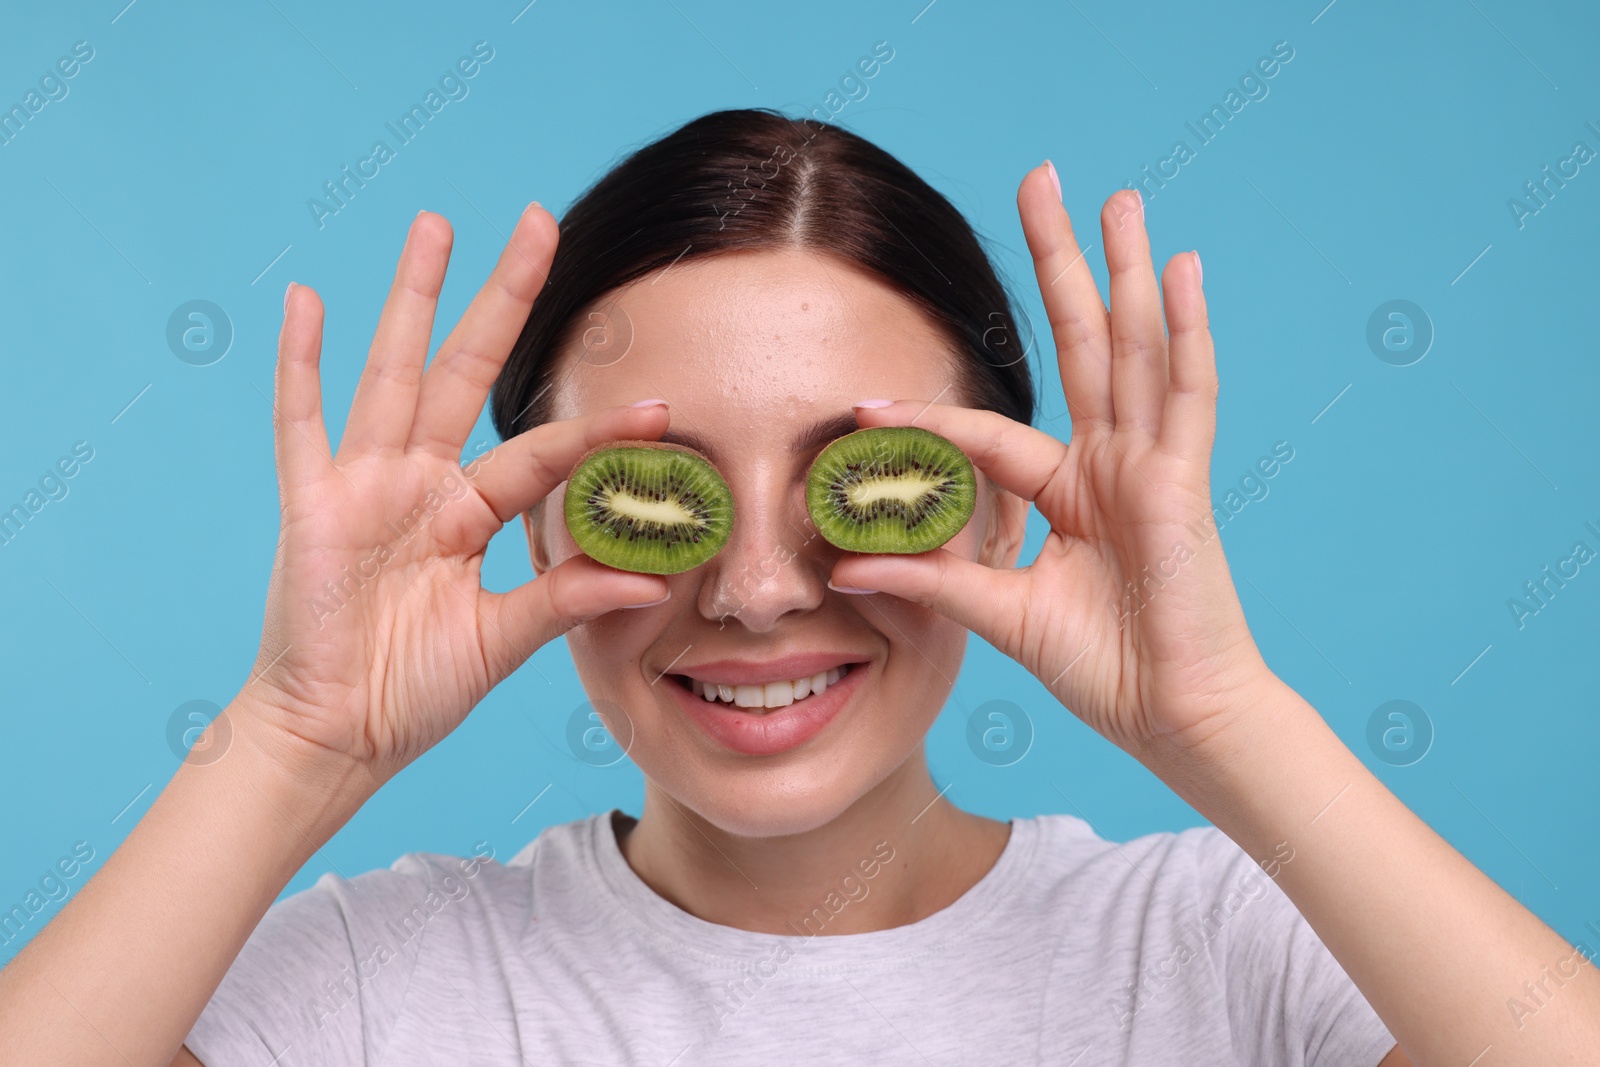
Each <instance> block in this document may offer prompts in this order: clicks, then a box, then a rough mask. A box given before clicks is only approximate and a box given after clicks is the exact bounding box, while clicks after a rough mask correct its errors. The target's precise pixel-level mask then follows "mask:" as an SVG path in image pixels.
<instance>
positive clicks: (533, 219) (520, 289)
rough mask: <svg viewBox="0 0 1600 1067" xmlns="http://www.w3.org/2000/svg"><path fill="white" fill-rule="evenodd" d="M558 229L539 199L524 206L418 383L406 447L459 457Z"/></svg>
mask: <svg viewBox="0 0 1600 1067" xmlns="http://www.w3.org/2000/svg"><path fill="white" fill-rule="evenodd" d="M558 234H559V230H558V227H557V226H556V222H555V219H554V218H552V217H551V215H550V213H549V212H548V211H545V210H544V209H543V208H542V207H539V206H538V204H536V203H535V204H530V205H528V207H527V208H526V209H525V210H524V211H523V213H522V217H521V218H520V219H518V220H517V225H516V228H515V229H514V230H513V231H512V233H511V240H510V241H508V242H506V247H505V248H504V249H503V250H502V251H501V253H500V260H499V262H497V263H496V264H495V267H494V270H493V271H492V272H491V273H490V274H489V280H488V281H487V282H485V283H484V286H483V288H482V289H480V290H478V295H477V296H475V297H473V299H472V303H471V304H470V305H468V307H467V310H466V313H465V314H463V315H462V316H461V321H460V322H458V323H457V324H456V327H455V329H453V330H451V331H450V336H449V337H447V338H445V342H444V344H443V345H442V346H441V347H440V348H439V355H438V357H437V358H435V359H434V361H433V365H432V366H431V367H429V368H428V373H427V375H426V376H425V377H424V378H423V380H422V396H421V398H420V399H419V400H418V402H417V411H416V421H415V423H414V424H413V425H412V426H411V434H410V440H409V441H408V443H407V446H406V447H407V448H419V449H423V450H425V451H428V452H433V453H435V454H437V455H441V456H448V457H449V458H451V459H456V458H459V457H460V455H461V446H462V444H463V443H464V442H465V441H466V439H467V435H468V434H470V433H471V432H472V427H473V425H474V424H475V423H477V421H478V416H479V415H480V414H482V412H483V401H484V398H485V397H487V396H488V395H489V387H490V386H492V385H493V384H494V380H495V377H496V376H497V375H498V374H499V373H500V367H501V366H502V365H503V364H504V363H505V361H506V356H508V355H509V354H510V353H511V348H512V346H513V345H514V344H515V343H516V340H517V336H518V335H519V334H520V333H521V332H522V328H523V326H524V325H526V324H527V321H528V311H529V309H531V308H532V307H533V301H534V298H535V297H537V296H538V295H539V291H540V290H541V289H542V288H544V283H545V279H546V278H547V277H549V274H550V260H551V258H552V257H553V256H554V255H555V249H556V241H557V237H558Z"/></svg>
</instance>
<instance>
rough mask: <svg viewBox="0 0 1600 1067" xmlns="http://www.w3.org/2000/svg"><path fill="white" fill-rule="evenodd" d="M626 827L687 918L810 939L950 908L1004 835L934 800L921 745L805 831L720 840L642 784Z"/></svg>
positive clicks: (631, 852) (987, 864)
mask: <svg viewBox="0 0 1600 1067" xmlns="http://www.w3.org/2000/svg"><path fill="white" fill-rule="evenodd" d="M624 829H625V826H622V827H618V831H619V833H618V837H619V841H620V844H621V848H622V854H623V857H624V858H625V859H626V860H627V862H628V865H629V866H630V867H632V868H633V870H634V872H635V873H636V874H638V876H639V877H640V878H641V879H642V880H643V881H644V883H645V884H646V885H648V886H649V887H650V888H651V889H653V890H654V891H655V892H656V893H657V894H659V895H660V896H662V897H664V898H666V899H667V900H668V901H671V902H672V903H673V904H675V905H677V906H678V907H679V908H682V909H683V910H684V911H687V912H689V913H690V914H691V915H694V916H696V917H697V918H700V919H704V920H706V921H707V922H713V923H718V924H720V925H723V926H732V927H735V928H737V929H740V930H750V931H754V932H757V933H771V934H813V935H814V934H818V933H825V934H852V933H866V932H869V931H872V930H887V929H890V928H892V927H896V926H903V925H905V924H907V923H913V922H917V921H918V920H920V919H924V918H926V917H928V916H929V915H932V914H934V913H935V912H937V911H940V910H942V909H943V908H945V907H948V906H949V905H950V904H952V903H953V902H954V901H955V900H956V899H957V898H958V897H960V896H961V895H962V894H963V893H965V892H966V891H967V890H968V889H970V888H972V886H973V885H975V884H976V883H977V882H978V881H979V879H981V878H982V877H983V876H984V875H985V874H987V873H988V871H989V869H990V868H991V867H993V866H994V863H995V861H996V860H997V859H999V857H1000V853H1001V851H1003V850H1004V848H1005V845H1006V841H1007V840H1008V839H1009V837H1010V833H1011V829H1010V826H1009V825H1008V824H1007V823H1003V822H997V821H995V820H993V819H986V818H982V817H980V816H977V815H971V814H969V813H967V812H964V811H962V810H960V809H959V808H957V807H955V805H953V804H951V803H950V802H949V801H947V800H945V799H944V798H943V797H942V796H940V794H939V791H938V790H937V789H935V788H934V784H933V779H932V777H931V776H930V775H929V773H928V767H927V763H926V761H925V758H924V754H923V750H922V748H921V747H920V746H919V747H918V748H917V750H916V752H915V753H914V754H913V756H912V757H911V758H910V759H908V760H907V761H906V762H905V763H904V764H902V765H901V766H900V767H899V768H898V769H897V770H896V771H895V772H894V773H893V774H891V775H889V777H888V778H886V779H884V781H883V782H881V783H879V784H878V785H877V786H876V787H874V788H873V789H872V790H871V791H870V792H868V793H867V794H866V795H864V796H862V797H861V798H860V799H859V800H857V801H856V802H855V803H854V804H852V805H851V806H850V807H849V808H847V809H846V810H845V811H844V812H842V813H841V814H840V815H839V816H838V817H837V818H835V819H833V820H832V821H830V822H828V823H825V824H824V825H822V826H819V827H817V828H816V829H814V830H808V831H806V832H804V833H798V834H786V835H782V836H778V837H745V836H740V835H736V834H730V833H728V832H726V831H724V830H722V829H720V828H718V827H717V826H715V825H713V824H711V823H710V822H708V821H706V820H705V819H703V818H701V817H700V816H699V815H698V814H696V813H695V812H692V811H690V810H689V809H687V808H685V807H684V806H683V805H682V804H680V803H678V802H676V801H674V800H673V799H671V798H670V797H668V796H666V795H665V794H664V793H662V792H661V791H660V790H659V788H658V787H657V786H656V785H655V784H654V783H652V782H650V781H648V780H646V783H645V804H644V814H643V815H641V816H640V818H639V820H638V822H637V823H636V824H635V825H634V826H633V827H632V829H631V830H629V831H628V832H627V833H626V834H624V833H622V831H623V830H624ZM808 920H809V921H808Z"/></svg>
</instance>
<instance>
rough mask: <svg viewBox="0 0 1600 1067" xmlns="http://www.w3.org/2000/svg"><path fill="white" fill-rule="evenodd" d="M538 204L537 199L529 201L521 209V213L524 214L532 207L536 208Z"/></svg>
mask: <svg viewBox="0 0 1600 1067" xmlns="http://www.w3.org/2000/svg"><path fill="white" fill-rule="evenodd" d="M538 206H539V201H537V200H534V201H532V202H530V203H529V204H528V206H527V207H525V208H523V209H522V213H523V214H524V215H526V214H527V213H528V212H530V211H532V210H533V209H534V208H536V207H538Z"/></svg>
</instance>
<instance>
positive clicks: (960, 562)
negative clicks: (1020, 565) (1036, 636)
mask: <svg viewBox="0 0 1600 1067" xmlns="http://www.w3.org/2000/svg"><path fill="white" fill-rule="evenodd" d="M1020 580H1021V574H1020V573H1019V572H1017V571H1014V570H1005V571H1002V570H996V569H995V568H993V567H986V566H984V565H983V564H981V563H975V562H973V561H972V560H970V559H965V558H963V557H961V556H958V555H956V554H955V553H954V552H951V551H950V550H949V549H944V548H939V549H935V550H934V551H932V552H924V553H921V554H920V555H914V556H845V557H844V558H843V559H841V560H840V561H839V562H838V563H837V564H835V565H834V568H833V577H832V579H830V580H829V582H828V584H829V586H830V587H831V588H833V589H834V590H835V591H836V592H841V593H856V594H866V593H888V594H890V595H891V596H897V597H899V598H900V599H902V600H909V601H911V602H912V603H914V604H921V605H923V606H924V607H928V608H932V609H933V610H934V611H937V612H939V614H941V615H944V616H946V617H947V618H949V619H951V620H952V621H954V622H958V623H960V624H961V625H962V626H965V627H966V628H967V629H969V630H971V631H972V632H973V633H975V634H977V635H978V636H979V637H982V638H983V639H984V640H986V641H988V642H989V643H990V644H992V645H994V646H995V647H996V648H998V649H1000V650H1002V651H1009V650H1010V648H1011V645H1012V643H1013V642H1012V638H1013V637H1014V636H1015V631H1016V626H1017V624H1018V622H1019V621H1020V618H1021V612H1020V610H1019V609H1018V603H1019V601H1018V594H1019V592H1020V590H1019V589H1018V588H1017V585H1016V583H1017V582H1018V581H1020Z"/></svg>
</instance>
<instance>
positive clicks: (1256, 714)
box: [1146, 672, 1370, 844]
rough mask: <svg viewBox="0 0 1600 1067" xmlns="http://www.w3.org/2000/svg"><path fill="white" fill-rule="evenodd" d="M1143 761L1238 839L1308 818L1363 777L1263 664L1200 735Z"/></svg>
mask: <svg viewBox="0 0 1600 1067" xmlns="http://www.w3.org/2000/svg"><path fill="white" fill-rule="evenodd" d="M1146 765H1147V766H1149V767H1150V768H1151V770H1153V771H1154V772H1155V773H1156V774H1157V775H1158V776H1159V777H1160V778H1161V779H1162V781H1164V782H1166V783H1167V785H1168V786H1170V787H1171V788H1172V790H1173V791H1174V792H1176V793H1177V794H1178V795H1179V796H1181V797H1182V798H1183V799H1184V800H1185V801H1187V802H1188V803H1189V805H1190V806H1191V807H1193V808H1194V809H1195V810H1196V811H1198V812H1199V813H1200V814H1201V815H1203V816H1205V818H1206V819H1207V820H1209V821H1210V822H1211V823H1212V824H1214V825H1215V826H1217V827H1218V828H1220V829H1222V830H1223V831H1224V832H1225V833H1227V834H1228V836H1230V837H1232V838H1234V840H1236V841H1239V842H1240V844H1246V842H1247V841H1249V840H1250V839H1251V838H1255V837H1261V836H1262V835H1268V836H1270V834H1272V833H1277V832H1278V828H1279V827H1281V826H1282V825H1286V824H1293V825H1297V826H1305V825H1309V824H1310V823H1311V822H1314V821H1315V819H1316V818H1317V817H1318V816H1319V815H1320V814H1321V813H1322V811H1323V810H1325V809H1326V807H1327V806H1328V805H1329V803H1330V802H1331V801H1332V800H1333V799H1335V798H1337V797H1339V796H1341V795H1342V794H1343V791H1344V790H1345V789H1346V788H1348V787H1349V786H1351V785H1353V784H1355V783H1356V782H1358V781H1359V780H1362V779H1364V778H1367V777H1370V772H1368V771H1367V770H1366V768H1365V766H1364V765H1363V764H1362V762H1361V760H1360V759H1359V758H1358V757H1357V756H1356V755H1355V754H1354V753H1353V752H1351V751H1350V749H1349V748H1348V747H1346V746H1345V744H1344V743H1343V742H1342V741H1341V740H1340V739H1339V737H1338V735H1337V734H1335V733H1334V731H1333V730H1332V728H1330V727H1329V726H1328V724H1327V723H1326V722H1325V721H1324V720H1323V718H1322V716H1321V715H1320V714H1319V713H1318V712H1317V709H1316V708H1314V707H1313V706H1312V705H1311V704H1310V703H1308V702H1307V701H1306V700H1305V698H1304V697H1302V696H1301V695H1300V694H1299V693H1298V692H1296V691H1295V690H1294V689H1293V687H1291V686H1290V685H1289V684H1288V683H1287V682H1285V681H1283V680H1282V679H1281V678H1279V677H1277V676H1276V675H1274V674H1271V673H1270V672H1267V673H1265V674H1263V675H1261V676H1260V677H1258V678H1257V679H1256V681H1255V682H1254V683H1253V684H1252V685H1250V686H1249V687H1247V688H1244V689H1241V690H1240V691H1239V692H1238V693H1237V694H1236V695H1235V696H1234V697H1233V698H1232V699H1231V700H1230V703H1229V705H1228V707H1227V709H1226V710H1225V711H1224V712H1222V713H1219V715H1218V716H1216V721H1215V722H1214V723H1213V724H1212V728H1211V729H1210V730H1209V732H1208V733H1207V734H1206V735H1205V736H1204V737H1202V738H1199V739H1197V740H1194V742H1193V743H1192V744H1188V745H1185V746H1183V747H1182V748H1181V749H1176V748H1173V747H1172V746H1167V747H1166V748H1165V749H1164V750H1162V751H1160V752H1158V753H1155V754H1154V755H1153V756H1152V758H1151V759H1150V760H1148V761H1146ZM1263 840H1265V838H1264V837H1263Z"/></svg>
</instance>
